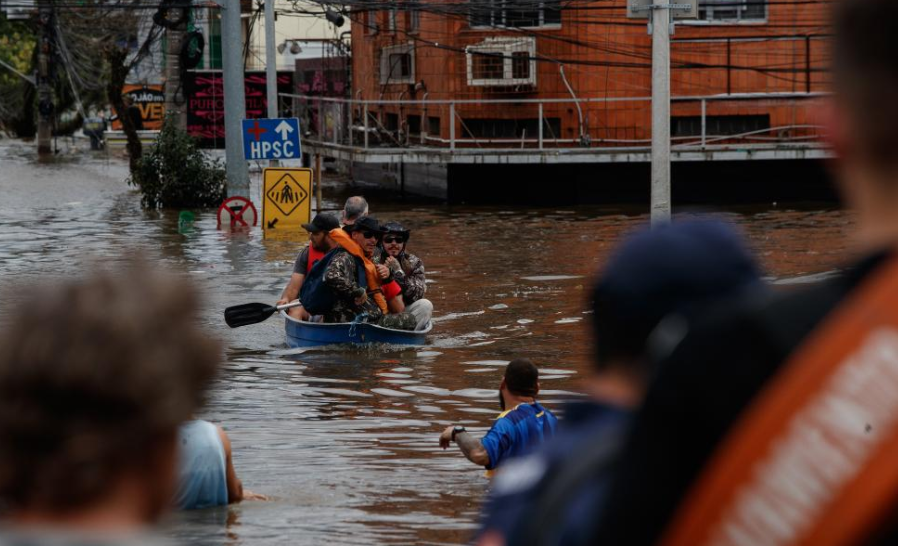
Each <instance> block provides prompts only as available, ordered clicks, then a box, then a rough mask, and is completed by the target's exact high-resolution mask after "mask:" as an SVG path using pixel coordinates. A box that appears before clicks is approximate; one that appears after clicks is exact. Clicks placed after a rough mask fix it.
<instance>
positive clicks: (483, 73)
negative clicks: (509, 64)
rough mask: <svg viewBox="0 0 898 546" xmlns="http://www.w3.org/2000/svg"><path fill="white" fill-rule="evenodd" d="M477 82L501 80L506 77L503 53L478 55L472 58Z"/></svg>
mask: <svg viewBox="0 0 898 546" xmlns="http://www.w3.org/2000/svg"><path fill="white" fill-rule="evenodd" d="M471 62H472V63H473V65H474V70H473V73H474V79H475V80H501V79H502V78H504V77H505V72H504V70H505V69H504V66H505V60H504V59H503V58H502V53H489V52H484V53H476V54H474V56H473V57H471Z"/></svg>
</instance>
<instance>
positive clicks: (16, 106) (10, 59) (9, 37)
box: [0, 17, 37, 137]
mask: <svg viewBox="0 0 898 546" xmlns="http://www.w3.org/2000/svg"><path fill="white" fill-rule="evenodd" d="M36 46H37V37H36V36H35V33H34V29H33V28H32V27H31V26H30V25H29V24H28V23H27V22H25V21H9V20H7V19H6V18H4V17H0V60H2V61H4V62H5V64H6V65H8V66H0V129H2V130H4V131H6V132H8V133H12V134H15V135H18V136H20V137H32V136H34V134H35V131H36V127H35V124H34V108H35V105H34V96H35V93H34V84H33V83H32V82H29V81H28V80H27V79H26V78H25V77H23V75H30V74H33V73H34V54H35V47H36Z"/></svg>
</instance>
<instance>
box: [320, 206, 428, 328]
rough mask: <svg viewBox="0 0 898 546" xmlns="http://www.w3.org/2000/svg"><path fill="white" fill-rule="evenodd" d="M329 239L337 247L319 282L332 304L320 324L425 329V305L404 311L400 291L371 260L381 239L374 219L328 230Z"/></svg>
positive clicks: (361, 219) (365, 217)
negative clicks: (330, 297) (327, 291)
mask: <svg viewBox="0 0 898 546" xmlns="http://www.w3.org/2000/svg"><path fill="white" fill-rule="evenodd" d="M330 236H331V238H332V239H333V240H334V242H335V243H336V245H337V247H336V248H335V249H334V251H333V256H330V261H329V263H328V265H327V268H326V269H325V271H324V278H323V281H324V286H325V287H327V288H328V289H330V291H331V293H332V294H333V296H334V303H333V305H332V306H331V308H330V309H329V310H326V311H325V312H324V313H323V314H324V322H328V323H341V322H353V321H357V320H363V321H365V322H369V323H374V324H377V325H378V326H383V327H385V328H394V329H400V330H415V329H421V328H424V327H425V326H426V324H427V323H428V321H429V320H430V316H429V313H427V311H428V309H427V307H428V306H418V307H417V308H416V309H411V307H410V308H409V309H408V310H406V309H405V305H404V304H403V303H402V298H401V297H399V293H400V291H401V290H400V289H399V287H398V285H397V284H396V283H394V282H393V280H392V278H391V274H390V270H389V268H388V267H386V266H385V265H382V264H374V262H372V261H371V258H372V257H373V256H374V249H375V248H376V247H377V243H378V242H379V241H380V239H381V237H382V236H383V230H382V229H381V227H380V223H379V222H378V221H377V219H376V218H374V217H373V216H363V217H362V218H359V219H358V220H356V222H355V223H354V224H351V225H348V226H345V227H344V228H343V229H335V230H333V231H331V232H330ZM360 268H361V269H360ZM428 303H429V302H428ZM430 307H431V309H432V306H430Z"/></svg>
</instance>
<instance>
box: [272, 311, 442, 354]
mask: <svg viewBox="0 0 898 546" xmlns="http://www.w3.org/2000/svg"><path fill="white" fill-rule="evenodd" d="M281 315H283V317H284V330H285V331H286V333H287V345H288V346H290V347H291V348H296V347H317V346H320V345H333V344H337V343H357V344H359V343H389V344H391V345H424V342H425V337H426V336H427V334H428V333H429V332H430V331H431V330H432V329H433V324H432V323H431V324H428V325H427V327H426V328H424V329H423V330H415V331H411V330H393V329H392V328H382V327H380V326H376V325H374V324H367V323H359V324H355V325H353V324H350V323H340V324H324V323H321V322H305V321H301V320H296V319H295V318H293V317H291V316H289V315H287V313H286V312H284V311H281ZM353 326H354V328H353ZM350 334H352V335H350Z"/></svg>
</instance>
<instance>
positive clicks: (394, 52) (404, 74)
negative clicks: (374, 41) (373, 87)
mask: <svg viewBox="0 0 898 546" xmlns="http://www.w3.org/2000/svg"><path fill="white" fill-rule="evenodd" d="M380 83H381V85H390V84H403V83H415V50H414V48H413V46H412V45H411V44H403V45H398V46H391V47H385V48H383V49H382V50H381V54H380Z"/></svg>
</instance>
